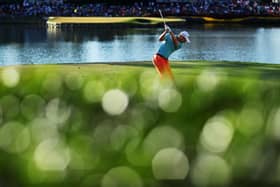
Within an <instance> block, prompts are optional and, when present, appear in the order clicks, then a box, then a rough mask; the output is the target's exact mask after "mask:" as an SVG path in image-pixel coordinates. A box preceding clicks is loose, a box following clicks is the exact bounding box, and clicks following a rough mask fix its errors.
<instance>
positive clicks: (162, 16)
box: [158, 9, 166, 28]
mask: <svg viewBox="0 0 280 187" xmlns="http://www.w3.org/2000/svg"><path fill="white" fill-rule="evenodd" d="M158 11H159V14H160V17H161V19H162V21H163V24H164V28H165V25H166V23H165V20H164V18H163V15H162V12H161V10H160V9H159V10H158Z"/></svg>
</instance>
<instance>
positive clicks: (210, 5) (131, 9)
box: [0, 0, 280, 17]
mask: <svg viewBox="0 0 280 187" xmlns="http://www.w3.org/2000/svg"><path fill="white" fill-rule="evenodd" d="M158 9H161V10H162V11H163V12H164V14H165V16H220V17H238V16H251V15H252V16H256V15H257V16H258V15H262V16H280V4H277V3H269V4H267V3H258V2H257V1H252V0H220V1H213V0H212V1H211V0H196V1H192V2H185V3H156V2H145V3H143V2H138V3H134V4H132V5H108V4H105V3H104V4H103V3H95V4H85V5H75V4H70V3H63V2H62V1H59V0H58V1H53V2H50V1H35V2H34V3H30V2H24V3H22V4H2V5H0V16H1V17H3V16H42V17H44V16H158Z"/></svg>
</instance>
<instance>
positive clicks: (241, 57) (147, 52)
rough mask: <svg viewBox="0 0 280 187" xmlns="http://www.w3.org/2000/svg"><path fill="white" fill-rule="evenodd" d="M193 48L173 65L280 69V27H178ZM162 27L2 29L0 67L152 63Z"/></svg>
mask: <svg viewBox="0 0 280 187" xmlns="http://www.w3.org/2000/svg"><path fill="white" fill-rule="evenodd" d="M182 29H186V30H187V31H189V32H190V34H191V37H190V39H191V44H190V45H185V46H184V47H183V49H181V50H179V51H177V52H175V53H174V54H173V55H172V56H171V58H170V59H171V60H223V61H246V62H263V63H274V64H276V63H277V64H280V27H267V26H266V27H258V26H244V25H243V26H241V25H230V26H229V25H209V24H206V25H196V26H186V27H185V28H175V29H173V31H174V32H176V33H177V32H179V31H181V30H182ZM161 32H162V29H161V28H149V29H140V28H118V29H116V28H115V29H113V28H111V29H110V28H107V29H94V28H75V29H74V28H69V29H49V28H46V27H43V26H28V25H0V65H10V64H47V63H86V62H87V63H88V62H93V63H94V62H130V61H150V60H151V58H152V55H153V54H154V53H155V52H156V51H157V48H158V47H159V45H160V43H159V42H158V41H157V38H158V36H159V35H160V33H161Z"/></svg>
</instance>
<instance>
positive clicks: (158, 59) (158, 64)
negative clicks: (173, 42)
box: [153, 54, 173, 80]
mask: <svg viewBox="0 0 280 187" xmlns="http://www.w3.org/2000/svg"><path fill="white" fill-rule="evenodd" d="M153 64H154V66H155V68H156V70H157V72H158V73H159V75H160V78H169V79H172V80H173V74H172V71H171V69H170V66H169V62H168V59H166V58H164V57H162V56H160V55H158V54H156V55H154V57H153Z"/></svg>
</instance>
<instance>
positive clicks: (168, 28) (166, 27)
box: [164, 24, 171, 32]
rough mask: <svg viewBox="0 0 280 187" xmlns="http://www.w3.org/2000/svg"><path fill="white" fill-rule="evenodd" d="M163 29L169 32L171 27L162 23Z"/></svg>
mask: <svg viewBox="0 0 280 187" xmlns="http://www.w3.org/2000/svg"><path fill="white" fill-rule="evenodd" d="M164 29H165V30H166V31H167V32H171V28H170V27H169V26H168V25H166V24H165V25H164Z"/></svg>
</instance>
